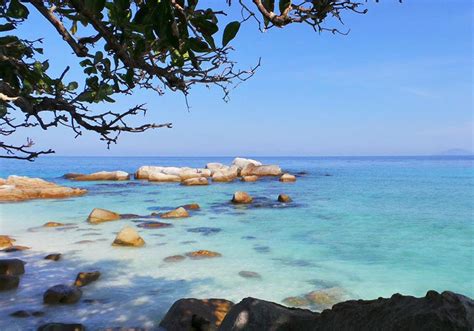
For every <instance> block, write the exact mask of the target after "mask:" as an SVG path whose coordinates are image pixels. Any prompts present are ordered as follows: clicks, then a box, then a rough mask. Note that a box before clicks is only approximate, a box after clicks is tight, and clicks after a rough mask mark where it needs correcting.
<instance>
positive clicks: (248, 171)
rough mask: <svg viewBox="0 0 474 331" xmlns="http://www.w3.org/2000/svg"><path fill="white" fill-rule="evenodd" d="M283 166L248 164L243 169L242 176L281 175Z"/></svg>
mask: <svg viewBox="0 0 474 331" xmlns="http://www.w3.org/2000/svg"><path fill="white" fill-rule="evenodd" d="M281 174H282V171H281V168H280V167H279V166H277V165H260V166H256V165H253V164H248V165H246V166H245V167H244V168H243V169H242V170H241V171H240V175H241V176H280V175H281Z"/></svg>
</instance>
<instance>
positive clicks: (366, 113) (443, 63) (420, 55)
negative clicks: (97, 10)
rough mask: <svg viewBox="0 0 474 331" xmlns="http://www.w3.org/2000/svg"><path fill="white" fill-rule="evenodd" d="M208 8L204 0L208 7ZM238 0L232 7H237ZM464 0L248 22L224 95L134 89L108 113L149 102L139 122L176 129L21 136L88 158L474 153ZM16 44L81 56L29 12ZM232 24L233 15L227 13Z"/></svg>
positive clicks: (64, 60) (72, 61)
mask: <svg viewBox="0 0 474 331" xmlns="http://www.w3.org/2000/svg"><path fill="white" fill-rule="evenodd" d="M207 2H209V3H212V1H211V0H208V1H207ZM235 4H237V2H235ZM472 4H473V3H472V1H471V0H405V1H404V2H403V3H402V4H400V3H399V2H398V0H383V1H381V2H380V3H375V2H374V1H369V2H368V5H367V8H368V9H369V12H368V13H367V14H366V15H357V14H351V13H347V14H346V15H345V17H344V22H345V26H343V27H342V29H344V28H346V29H350V33H349V34H348V35H347V36H342V35H333V34H331V33H322V34H317V33H314V32H313V31H312V29H311V28H310V27H308V26H303V25H293V26H289V27H286V28H284V29H272V30H269V31H267V32H265V33H260V32H259V31H258V28H257V26H256V24H254V23H252V22H247V23H246V24H245V25H244V26H243V27H242V28H241V30H240V32H239V35H238V36H237V38H236V39H235V40H234V41H233V42H232V45H233V46H234V47H235V49H236V50H235V52H234V54H233V55H232V59H233V60H235V61H236V62H237V63H238V64H239V66H240V67H241V68H243V69H246V68H248V67H250V66H252V65H254V64H256V63H257V61H258V59H259V58H261V63H262V66H261V67H260V68H259V69H258V71H257V73H256V74H255V76H254V77H253V78H252V79H250V80H248V81H246V82H245V83H243V84H241V85H239V86H238V87H237V88H236V89H234V90H232V92H231V95H230V101H229V102H224V101H223V100H222V93H221V92H220V91H219V90H218V89H210V90H209V89H207V88H205V87H201V88H194V89H193V90H192V91H191V94H190V96H189V103H190V106H191V108H190V109H189V110H188V109H187V108H186V104H185V100H184V98H183V96H182V95H180V94H173V93H172V92H168V93H167V94H166V95H165V96H159V95H157V94H155V93H152V92H149V91H137V92H136V93H135V94H134V95H133V96H131V97H127V98H120V99H118V102H117V103H115V104H113V106H112V108H111V107H110V106H109V105H105V104H104V105H102V106H101V107H104V109H109V108H111V109H114V110H120V109H127V108H128V107H131V106H133V105H135V104H136V103H142V102H144V103H146V104H147V107H148V109H149V111H148V113H147V115H146V117H143V116H140V117H139V118H137V119H135V120H134V122H135V123H145V122H157V123H165V122H172V123H173V128H172V129H159V130H154V131H148V132H146V133H141V134H124V135H122V136H121V138H120V140H119V143H118V144H117V145H113V146H111V148H110V149H107V148H106V145H105V143H104V142H102V141H100V140H99V137H98V136H97V135H95V134H85V135H84V136H82V137H79V138H77V139H74V134H73V132H70V130H69V129H66V128H62V129H52V130H48V131H41V130H36V129H33V130H29V131H28V132H24V133H21V134H19V135H17V136H16V137H14V138H13V140H14V141H18V142H20V141H23V139H24V138H25V137H26V136H29V137H31V138H33V140H34V141H35V142H36V148H53V149H54V150H56V153H57V155H91V156H127V155H136V156H237V155H242V156H244V155H245V156H359V155H432V154H438V153H442V152H444V151H446V150H450V149H464V150H468V151H470V152H472V151H473V129H474V119H473V51H472V44H473V35H472V33H473V5H472ZM31 12H32V16H31V18H32V19H31V20H29V21H27V22H26V23H24V24H23V26H22V28H21V30H20V31H21V35H22V37H29V38H39V37H41V38H44V48H45V55H46V56H47V57H48V58H49V59H50V64H51V68H52V70H56V71H57V72H61V71H62V70H63V68H64V67H65V66H66V65H71V66H72V67H73V69H72V70H71V71H70V73H68V76H67V79H70V80H74V79H79V80H82V79H81V78H80V77H81V76H80V75H78V73H79V72H80V71H78V69H76V67H77V63H78V60H77V59H76V58H75V57H74V56H72V54H71V51H70V49H69V48H68V47H67V45H66V44H65V43H64V42H63V41H62V40H61V39H60V37H59V36H58V35H57V33H56V32H55V30H54V29H53V28H52V27H51V26H50V25H49V24H48V23H47V22H46V21H45V20H44V19H43V18H41V17H39V16H38V15H36V14H35V13H34V9H31ZM229 16H230V17H229V19H231V20H232V19H237V18H238V12H237V11H236V8H235V9H231V12H230V15H229Z"/></svg>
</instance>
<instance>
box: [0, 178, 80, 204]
mask: <svg viewBox="0 0 474 331" xmlns="http://www.w3.org/2000/svg"><path fill="white" fill-rule="evenodd" d="M3 183H4V184H3V185H0V201H24V200H31V199H60V198H68V197H73V196H80V195H84V194H86V193H87V190H84V189H80V188H71V187H65V186H59V185H56V184H54V183H50V182H47V181H45V180H42V179H39V178H29V177H20V176H10V177H8V178H7V179H6V180H4V182H3Z"/></svg>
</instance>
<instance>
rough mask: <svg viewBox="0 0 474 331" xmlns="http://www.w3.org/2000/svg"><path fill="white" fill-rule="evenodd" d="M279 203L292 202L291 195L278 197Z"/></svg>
mask: <svg viewBox="0 0 474 331" xmlns="http://www.w3.org/2000/svg"><path fill="white" fill-rule="evenodd" d="M278 201H279V202H291V201H292V200H291V198H290V196H289V195H287V194H280V195H278Z"/></svg>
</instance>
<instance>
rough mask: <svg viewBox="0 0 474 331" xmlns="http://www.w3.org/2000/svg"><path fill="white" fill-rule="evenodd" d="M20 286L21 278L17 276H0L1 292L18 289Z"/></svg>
mask: <svg viewBox="0 0 474 331" xmlns="http://www.w3.org/2000/svg"><path fill="white" fill-rule="evenodd" d="M19 284H20V277H18V276H16V275H0V291H9V290H13V289H16V288H17V287H18V285H19Z"/></svg>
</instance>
